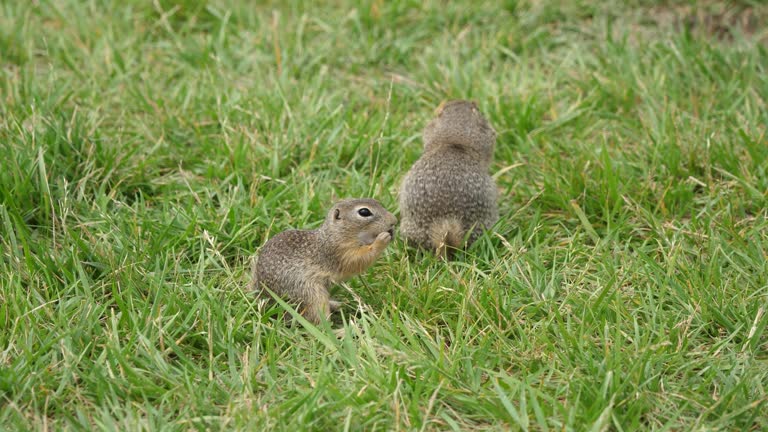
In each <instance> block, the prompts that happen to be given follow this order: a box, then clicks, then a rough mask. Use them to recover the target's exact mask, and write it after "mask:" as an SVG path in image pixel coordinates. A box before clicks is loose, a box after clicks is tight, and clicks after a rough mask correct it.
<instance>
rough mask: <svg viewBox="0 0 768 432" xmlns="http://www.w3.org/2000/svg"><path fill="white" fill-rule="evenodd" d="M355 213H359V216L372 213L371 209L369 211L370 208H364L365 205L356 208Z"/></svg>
mask: <svg viewBox="0 0 768 432" xmlns="http://www.w3.org/2000/svg"><path fill="white" fill-rule="evenodd" d="M357 214H359V215H360V216H362V217H369V216H373V213H371V211H370V210H368V209H367V208H365V207H363V208H361V209H360V210H358V211H357Z"/></svg>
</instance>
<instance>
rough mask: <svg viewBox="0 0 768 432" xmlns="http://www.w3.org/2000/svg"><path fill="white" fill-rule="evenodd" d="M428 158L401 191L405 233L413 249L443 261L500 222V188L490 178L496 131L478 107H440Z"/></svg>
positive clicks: (429, 135)
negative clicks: (415, 247) (454, 250)
mask: <svg viewBox="0 0 768 432" xmlns="http://www.w3.org/2000/svg"><path fill="white" fill-rule="evenodd" d="M423 139H424V153H423V154H422V156H421V158H419V160H417V161H416V163H414V164H413V167H411V170H410V171H409V172H408V174H406V176H405V178H404V179H403V184H402V186H401V187H400V219H401V226H400V232H401V235H402V236H403V238H404V239H405V240H406V242H407V243H409V244H414V245H416V246H419V247H423V248H425V249H431V250H433V251H435V252H436V253H437V254H438V255H440V256H445V254H446V253H450V251H449V250H448V249H446V248H447V247H449V248H459V247H461V246H462V244H463V242H464V238H465V236H466V234H467V232H470V233H469V240H468V241H469V244H472V243H473V242H474V241H475V240H476V239H477V237H478V236H479V235H480V234H481V233H482V231H483V229H487V228H490V227H491V226H493V224H495V223H496V221H497V220H498V218H499V210H498V207H497V204H496V195H497V192H496V184H495V182H494V180H493V178H491V176H490V175H488V170H489V168H490V164H491V161H492V159H493V149H494V146H495V145H496V131H494V130H493V127H491V125H490V124H489V123H488V121H487V120H486V119H485V117H484V116H483V114H482V113H481V112H480V110H478V108H477V105H476V104H475V103H474V102H470V101H464V100H454V101H450V102H446V103H443V104H441V105H440V106H439V107H438V108H437V117H436V118H434V119H433V120H432V121H431V122H429V124H427V126H426V127H425V128H424V133H423Z"/></svg>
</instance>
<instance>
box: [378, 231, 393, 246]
mask: <svg viewBox="0 0 768 432" xmlns="http://www.w3.org/2000/svg"><path fill="white" fill-rule="evenodd" d="M391 241H392V234H390V232H389V231H384V232H381V233H379V235H377V236H376V243H378V244H383V245H384V246H386V245H388V244H389V242H391Z"/></svg>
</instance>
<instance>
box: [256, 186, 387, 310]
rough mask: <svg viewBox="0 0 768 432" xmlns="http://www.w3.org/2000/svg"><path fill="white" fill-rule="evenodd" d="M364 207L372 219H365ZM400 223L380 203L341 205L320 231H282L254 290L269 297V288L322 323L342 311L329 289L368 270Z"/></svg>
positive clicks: (261, 261) (263, 258)
mask: <svg viewBox="0 0 768 432" xmlns="http://www.w3.org/2000/svg"><path fill="white" fill-rule="evenodd" d="M363 208H366V209H368V210H369V211H370V213H371V215H370V216H362V215H361V214H360V213H359V211H360V210H361V209H363ZM396 222H397V220H396V219H395V217H394V216H393V215H392V214H391V213H389V212H388V211H387V210H385V209H384V207H382V206H381V204H379V202H378V201H376V200H373V199H347V200H343V201H339V202H338V203H336V204H335V205H334V206H333V207H332V208H331V210H330V211H329V212H328V215H327V217H326V219H325V222H324V223H323V225H322V226H321V227H320V228H318V229H316V230H290V231H284V232H281V233H280V234H278V235H276V236H274V237H272V238H271V239H270V240H269V241H267V243H266V244H265V245H264V246H263V247H262V248H261V250H260V251H259V255H258V258H257V260H256V264H255V266H254V274H253V282H252V288H253V289H254V290H256V291H258V292H260V293H261V294H262V295H264V296H265V297H267V298H269V295H268V294H267V293H266V292H264V291H263V288H264V287H266V288H269V289H270V290H271V291H272V292H274V293H275V294H276V295H278V296H280V297H281V298H283V299H284V300H286V301H289V302H291V303H294V304H296V305H298V306H299V310H300V311H301V313H302V315H303V316H304V317H305V318H307V320H309V321H310V322H312V323H315V324H316V323H319V322H320V320H321V319H322V318H324V317H325V318H327V317H328V316H329V315H330V313H331V311H332V310H335V309H336V308H338V306H339V304H338V303H337V302H335V301H332V300H331V299H330V295H329V293H328V290H329V288H330V287H331V286H332V285H333V284H335V283H339V282H341V281H343V280H346V279H347V278H349V277H351V276H354V275H356V274H360V273H362V272H363V271H365V269H367V268H368V267H369V266H370V265H371V264H372V263H373V262H374V261H375V260H376V258H378V256H379V255H381V253H382V252H383V251H384V249H385V248H386V247H387V245H388V244H389V242H390V241H391V240H392V235H393V234H394V226H395V223H396Z"/></svg>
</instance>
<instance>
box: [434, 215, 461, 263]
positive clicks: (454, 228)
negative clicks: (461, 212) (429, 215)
mask: <svg viewBox="0 0 768 432" xmlns="http://www.w3.org/2000/svg"><path fill="white" fill-rule="evenodd" d="M464 234H465V232H464V229H463V228H462V227H461V222H459V220H457V219H454V218H451V219H442V220H439V221H437V222H435V223H434V224H432V226H431V227H429V240H430V241H431V242H432V245H433V246H434V247H435V255H437V256H439V257H441V258H447V257H448V256H449V255H450V253H451V251H449V250H448V248H452V249H458V248H459V247H461V245H462V243H463V242H464Z"/></svg>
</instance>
